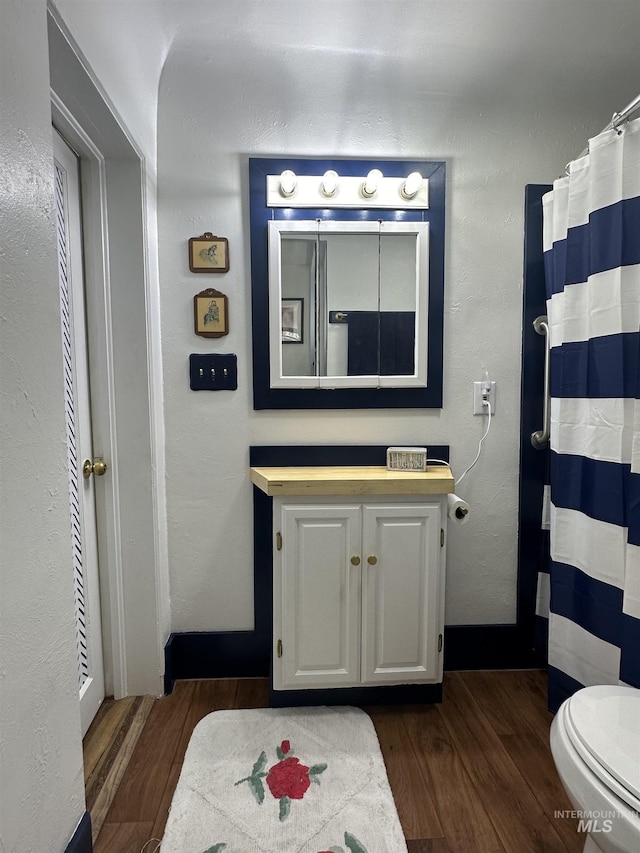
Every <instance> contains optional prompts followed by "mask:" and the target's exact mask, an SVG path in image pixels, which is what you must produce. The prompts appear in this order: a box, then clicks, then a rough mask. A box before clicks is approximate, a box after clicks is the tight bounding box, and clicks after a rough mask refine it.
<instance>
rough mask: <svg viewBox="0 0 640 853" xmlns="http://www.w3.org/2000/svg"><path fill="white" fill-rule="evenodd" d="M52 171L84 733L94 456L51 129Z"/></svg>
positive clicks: (65, 197)
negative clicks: (89, 467) (87, 472)
mask: <svg viewBox="0 0 640 853" xmlns="http://www.w3.org/2000/svg"><path fill="white" fill-rule="evenodd" d="M54 154H55V159H54V178H55V200H56V231H57V242H58V278H59V283H60V322H61V338H62V359H63V376H64V402H65V425H66V437H67V471H68V482H69V514H70V523H71V546H72V551H71V566H72V571H73V581H74V596H75V614H76V646H77V656H78V682H79V697H80V712H81V717H82V731H83V734H84V733H85V732H86V731H87V729H88V728H89V725H90V723H91V720H92V719H93V717H94V716H95V713H96V712H97V710H98V708H99V707H100V704H101V702H102V700H103V699H104V672H103V660H102V629H101V620H100V596H99V574H98V543H97V525H96V510H95V495H94V485H93V477H90V478H88V479H85V478H84V477H83V476H82V464H83V461H84V460H85V459H92V458H93V451H92V446H91V408H90V398H89V365H88V355H87V341H86V330H85V306H84V281H83V259H82V234H81V221H80V183H79V175H78V160H77V157H76V155H75V154H74V152H73V151H72V150H71V149H70V148H69V147H68V145H66V143H65V142H64V141H63V140H62V139H61V137H59V136H58V134H57V133H55V132H54Z"/></svg>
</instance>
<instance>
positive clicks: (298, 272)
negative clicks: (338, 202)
mask: <svg viewBox="0 0 640 853" xmlns="http://www.w3.org/2000/svg"><path fill="white" fill-rule="evenodd" d="M427 237H428V225H427V223H421V222H387V221H385V222H348V223H347V222H330V221H294V222H288V221H276V222H273V221H272V222H270V223H269V294H270V306H271V307H270V330H271V387H378V386H386V387H407V386H420V387H424V385H425V371H426V352H427V341H426V335H427V316H426V313H427V308H426V306H427V285H428V282H427V269H428V246H427ZM292 306H295V308H296V309H297V317H298V320H297V323H298V328H296V329H295V330H293V332H292V331H291V330H290V329H288V327H287V326H286V323H287V322H289V321H288V320H286V319H284V318H285V313H284V312H285V311H287V312H288V313H287V314H286V317H289V316H290V311H291V308H292ZM417 366H421V367H419V368H418V369H416V367H417Z"/></svg>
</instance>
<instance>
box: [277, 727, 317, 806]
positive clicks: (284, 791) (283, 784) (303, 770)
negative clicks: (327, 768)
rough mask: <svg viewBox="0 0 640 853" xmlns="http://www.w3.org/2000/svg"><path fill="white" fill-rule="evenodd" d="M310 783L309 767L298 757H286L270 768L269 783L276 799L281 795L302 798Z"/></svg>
mask: <svg viewBox="0 0 640 853" xmlns="http://www.w3.org/2000/svg"><path fill="white" fill-rule="evenodd" d="M285 743H288V741H283V746H284V744H285ZM282 751H283V752H284V749H283V750H282ZM288 751H289V750H287V752H288ZM310 784H311V779H310V778H309V768H308V767H306V766H305V765H304V764H300V761H299V760H298V759H297V758H293V757H291V758H285V759H284V760H283V761H280V762H279V763H278V764H274V765H273V767H270V768H269V774H268V776H267V785H268V786H269V790H270V791H271V793H272V794H273V796H274V797H275V798H276V800H279V799H280V797H289V798H290V799H292V800H301V799H302V798H303V797H304V795H305V791H306V790H307V788H308V787H309V785H310Z"/></svg>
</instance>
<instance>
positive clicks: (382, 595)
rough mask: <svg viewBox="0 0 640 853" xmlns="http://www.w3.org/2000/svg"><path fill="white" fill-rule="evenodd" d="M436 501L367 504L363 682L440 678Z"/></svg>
mask: <svg viewBox="0 0 640 853" xmlns="http://www.w3.org/2000/svg"><path fill="white" fill-rule="evenodd" d="M440 529H441V505H440V503H432V504H405V505H403V504H390V505H381V504H378V505H375V504H374V505H366V504H365V505H364V507H363V549H362V670H361V682H362V683H363V684H378V683H381V682H386V683H390V682H391V683H396V684H409V683H416V682H421V681H424V682H434V681H439V680H441V674H442V662H441V657H442V655H441V654H440V653H439V650H438V645H439V643H438V636H439V634H440V633H441V631H442V630H443V629H442V626H441V625H440V619H441V617H440V602H441V577H442V572H441V568H440V567H441V540H440Z"/></svg>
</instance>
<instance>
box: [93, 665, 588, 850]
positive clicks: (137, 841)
mask: <svg viewBox="0 0 640 853" xmlns="http://www.w3.org/2000/svg"><path fill="white" fill-rule="evenodd" d="M268 694H269V691H268V682H267V681H266V680H265V679H220V680H213V681H180V682H177V683H176V686H175V689H174V691H173V693H172V694H171V695H170V696H165V697H164V698H162V699H155V700H154V699H151V698H150V697H145V698H144V699H141V698H140V697H138V698H136V699H132V698H129V699H122V700H120V701H119V702H114V701H113V700H107V701H106V702H105V704H104V705H103V707H102V708H101V710H100V712H99V713H98V716H97V717H96V720H95V721H94V723H93V725H92V726H91V728H90V730H89V732H88V733H87V736H86V738H85V743H84V752H85V778H86V780H87V808H88V809H89V811H90V812H91V816H92V822H93V824H94V826H93V830H94V851H95V853H141V851H142V850H143V848H144V853H156V851H157V850H158V845H159V841H160V839H161V838H162V834H163V832H164V826H165V822H166V819H167V815H168V811H169V807H170V805H171V798H172V796H173V792H174V790H175V787H176V784H177V782H178V776H179V774H180V768H181V766H182V761H183V758H184V754H185V751H186V748H187V744H188V743H189V738H190V737H191V733H192V731H193V729H194V727H195V726H196V724H197V723H198V722H199V720H201V719H202V718H203V717H204V716H206V715H207V714H209V713H211V712H212V711H217V710H223V709H227V708H259V707H266V706H267V705H268ZM365 710H366V711H367V713H368V714H369V715H370V716H371V718H372V720H373V723H374V725H375V727H376V731H377V733H378V738H379V740H380V746H381V749H382V753H383V756H384V759H385V764H386V766H387V773H388V776H389V782H390V784H391V789H392V791H393V795H394V799H395V802H396V806H397V809H398V815H399V817H400V822H401V824H402V828H403V831H404V834H405V837H406V838H407V847H408V850H409V853H553V851H557V852H558V853H579V851H581V850H582V846H583V844H584V838H583V836H582V835H581V834H579V833H578V832H577V829H576V821H571V820H569V819H566V818H560V817H556V816H555V812H556V811H561V810H569V809H570V808H571V806H570V804H569V801H568V799H567V797H566V795H565V793H564V791H563V790H562V787H561V785H560V782H559V780H558V776H557V774H556V771H555V767H554V765H553V760H552V757H551V753H550V750H549V726H550V724H551V719H552V715H551V714H550V713H549V712H548V711H547V709H546V676H545V674H544V673H543V672H540V671H529V670H528V671H515V672H452V673H446V675H445V683H444V699H443V702H442V704H441V705H403V706H393V707H391V706H383V707H367V708H365ZM94 812H95V813H94ZM154 839H156V840H154ZM145 845H146V846H145ZM185 853H187V851H185ZM282 853H287V851H282ZM388 853H395V851H388Z"/></svg>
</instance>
